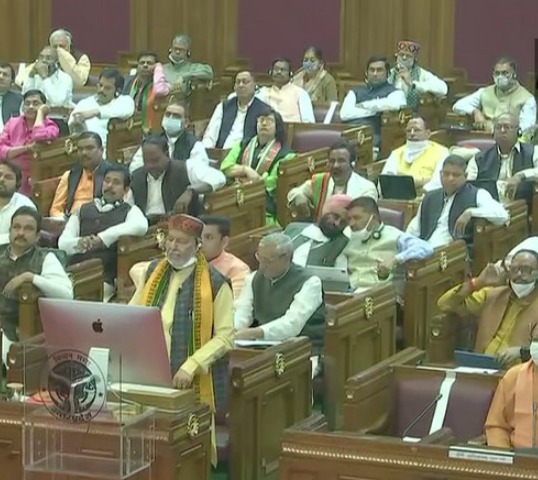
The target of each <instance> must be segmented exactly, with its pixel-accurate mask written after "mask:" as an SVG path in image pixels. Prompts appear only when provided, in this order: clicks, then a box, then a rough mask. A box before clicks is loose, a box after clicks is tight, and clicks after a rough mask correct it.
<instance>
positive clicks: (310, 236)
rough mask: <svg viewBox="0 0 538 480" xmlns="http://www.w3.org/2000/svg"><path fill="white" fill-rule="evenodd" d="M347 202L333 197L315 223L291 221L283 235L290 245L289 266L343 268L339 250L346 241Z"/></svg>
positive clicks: (344, 196) (345, 196) (347, 234)
mask: <svg viewBox="0 0 538 480" xmlns="http://www.w3.org/2000/svg"><path fill="white" fill-rule="evenodd" d="M351 200H352V198H351V197H349V196H348V195H333V196H331V197H330V198H329V199H328V200H327V202H326V203H325V205H324V207H323V211H322V215H321V218H320V219H319V221H318V222H317V223H301V222H294V223H290V224H289V225H288V226H287V227H286V229H285V230H284V233H285V234H286V235H287V236H288V237H290V238H291V241H292V243H293V263H295V264H296V265H299V266H300V267H306V266H307V265H316V266H320V267H342V268H347V259H346V257H345V255H342V251H343V250H344V248H345V247H346V245H347V244H348V242H349V234H350V230H349V228H348V226H347V211H346V207H347V206H348V205H349V203H350V202H351Z"/></svg>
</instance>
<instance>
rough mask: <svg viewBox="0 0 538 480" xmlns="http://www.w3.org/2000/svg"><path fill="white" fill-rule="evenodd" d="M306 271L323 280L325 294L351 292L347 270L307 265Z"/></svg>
mask: <svg viewBox="0 0 538 480" xmlns="http://www.w3.org/2000/svg"><path fill="white" fill-rule="evenodd" d="M305 270H306V271H307V272H308V273H309V274H310V275H315V276H316V277H319V278H320V280H321V284H322V286H323V290H324V291H325V292H349V291H351V287H350V285H349V273H348V272H347V269H345V268H339V267H318V266H314V265H307V266H306V268H305Z"/></svg>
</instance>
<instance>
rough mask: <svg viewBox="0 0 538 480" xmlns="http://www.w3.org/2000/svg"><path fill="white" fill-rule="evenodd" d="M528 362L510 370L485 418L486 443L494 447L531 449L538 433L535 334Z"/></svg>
mask: <svg viewBox="0 0 538 480" xmlns="http://www.w3.org/2000/svg"><path fill="white" fill-rule="evenodd" d="M530 355H531V360H529V361H527V362H525V363H523V364H521V365H516V366H515V367H512V368H511V369H510V370H508V372H506V374H505V376H504V377H503V379H502V380H501V381H500V382H499V385H498V386H497V391H496V392H495V396H494V397H493V401H492V402H491V406H490V407H489V413H488V417H487V419H486V425H485V427H486V428H485V430H486V440H487V445H488V447H494V448H510V449H512V448H534V447H536V445H537V444H536V437H537V432H538V415H537V409H538V408H537V405H538V369H537V365H538V335H537V334H536V333H535V334H534V338H533V339H532V342H531V345H530Z"/></svg>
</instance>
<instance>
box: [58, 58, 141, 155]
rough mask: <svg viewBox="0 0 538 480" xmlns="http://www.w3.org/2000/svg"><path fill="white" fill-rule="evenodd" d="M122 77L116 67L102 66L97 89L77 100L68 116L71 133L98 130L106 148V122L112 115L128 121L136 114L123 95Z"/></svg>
mask: <svg viewBox="0 0 538 480" xmlns="http://www.w3.org/2000/svg"><path fill="white" fill-rule="evenodd" d="M124 83H125V79H124V78H123V75H122V74H121V73H120V72H119V71H118V70H116V69H115V68H104V69H103V71H102V72H101V75H100V76H99V82H98V83H97V92H96V94H95V95H92V96H91V97H87V98H83V99H82V100H80V102H78V103H77V105H76V106H75V108H74V110H73V111H72V112H71V116H70V117H69V122H68V123H69V128H70V130H71V133H81V132H84V131H89V132H95V133H97V134H98V135H99V136H100V137H101V140H102V142H103V150H104V151H106V143H107V138H108V121H109V120H110V119H111V118H118V119H120V120H127V119H128V118H130V117H132V116H133V115H134V113H135V103H134V100H133V99H132V98H131V97H130V96H129V95H122V93H121V92H122V90H123V85H124Z"/></svg>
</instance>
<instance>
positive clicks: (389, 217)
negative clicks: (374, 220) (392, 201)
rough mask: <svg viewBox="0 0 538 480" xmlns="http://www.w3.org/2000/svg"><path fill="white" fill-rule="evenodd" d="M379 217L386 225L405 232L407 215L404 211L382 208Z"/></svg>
mask: <svg viewBox="0 0 538 480" xmlns="http://www.w3.org/2000/svg"><path fill="white" fill-rule="evenodd" d="M379 216H380V217H381V221H382V222H383V223H385V224H386V225H391V226H393V227H396V228H399V229H400V230H405V214H404V212H403V211H399V210H391V209H390V208H383V207H380V208H379Z"/></svg>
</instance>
